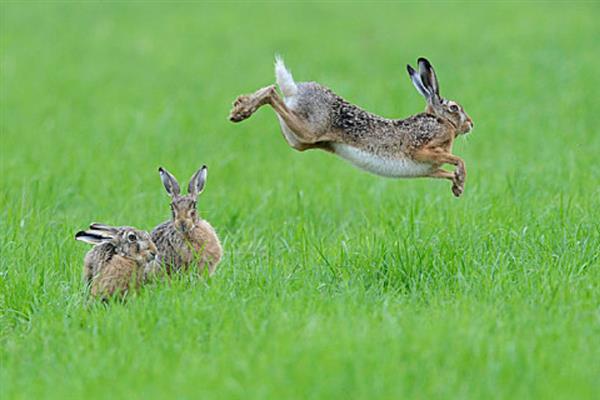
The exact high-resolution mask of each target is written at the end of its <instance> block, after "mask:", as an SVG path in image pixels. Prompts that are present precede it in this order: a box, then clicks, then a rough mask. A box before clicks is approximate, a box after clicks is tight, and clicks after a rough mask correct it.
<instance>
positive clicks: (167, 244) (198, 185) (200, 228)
mask: <svg viewBox="0 0 600 400" xmlns="http://www.w3.org/2000/svg"><path fill="white" fill-rule="evenodd" d="M158 172H159V173H160V179H161V180H162V183H163V185H164V186H165V189H166V190H167V193H168V194H169V196H171V215H172V218H171V220H170V221H167V222H164V223H162V224H160V225H158V226H157V227H156V228H154V230H153V231H152V240H153V241H154V243H156V246H157V247H158V250H159V252H160V258H161V262H162V263H163V264H164V265H165V266H166V269H167V273H169V274H171V273H173V272H174V271H179V270H181V269H183V270H187V268H188V267H189V266H190V265H191V264H192V263H197V266H198V270H199V271H203V269H204V266H205V265H206V266H207V267H208V271H209V273H210V274H212V273H214V272H215V270H216V268H217V264H218V263H219V261H220V260H221V256H222V255H223V249H222V248H221V243H220V242H219V238H218V237H217V234H216V232H215V230H214V229H213V227H212V226H211V225H210V224H209V223H208V222H207V221H205V220H203V219H201V218H200V217H199V216H198V211H197V210H196V200H197V197H198V195H199V194H200V193H201V192H202V189H204V183H205V182H206V175H207V169H206V166H203V167H202V168H200V169H199V170H198V171H197V172H196V173H195V174H194V175H193V176H192V178H191V180H190V183H189V185H188V194H187V195H181V194H180V189H179V183H178V182H177V179H175V177H174V176H173V175H171V174H170V173H169V171H167V170H166V169H164V168H162V167H160V168H159V169H158Z"/></svg>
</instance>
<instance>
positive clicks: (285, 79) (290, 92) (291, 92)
mask: <svg viewBox="0 0 600 400" xmlns="http://www.w3.org/2000/svg"><path fill="white" fill-rule="evenodd" d="M275 78H276V79H277V85H278V86H279V89H280V90H281V93H283V96H284V97H292V96H295V95H296V93H298V86H297V85H296V82H294V78H293V77H292V74H291V72H290V71H288V70H287V68H286V67H285V64H284V63H283V60H282V59H281V57H279V56H275Z"/></svg>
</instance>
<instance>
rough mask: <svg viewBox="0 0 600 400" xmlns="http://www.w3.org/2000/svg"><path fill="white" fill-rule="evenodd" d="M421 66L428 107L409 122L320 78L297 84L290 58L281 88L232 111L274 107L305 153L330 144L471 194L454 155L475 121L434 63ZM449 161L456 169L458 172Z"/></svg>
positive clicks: (374, 167)
mask: <svg viewBox="0 0 600 400" xmlns="http://www.w3.org/2000/svg"><path fill="white" fill-rule="evenodd" d="M417 62H418V68H419V71H418V72H417V71H415V70H414V69H413V68H412V67H411V66H410V65H407V66H406V68H407V70H408V74H409V75H410V79H411V80H412V83H413V85H414V86H415V88H416V89H417V91H418V92H419V93H421V95H423V97H425V99H426V101H427V107H426V109H425V111H424V112H422V113H419V114H416V115H413V116H411V117H408V118H406V119H387V118H383V117H380V116H378V115H375V114H371V113H370V112H367V111H365V110H363V109H362V108H360V107H358V106H356V105H354V104H351V103H349V102H347V101H346V100H344V99H342V98H341V97H339V96H338V95H336V94H335V93H333V92H332V91H331V90H330V89H328V88H326V87H325V86H322V85H320V84H318V83H316V82H300V83H296V82H295V81H294V79H293V78H292V75H291V73H290V72H289V71H288V70H287V69H286V67H285V65H284V64H283V61H282V60H281V59H280V58H277V59H276V61H275V76H276V79H277V85H278V86H279V89H280V90H281V92H282V93H283V99H282V98H281V97H280V96H279V95H278V94H277V91H276V90H275V85H270V86H267V87H265V88H262V89H259V90H257V91H256V92H255V93H253V94H250V95H242V96H239V97H238V98H237V99H236V100H235V102H234V103H233V109H232V111H231V114H230V115H229V119H230V120H231V121H232V122H240V121H243V120H244V119H246V118H248V117H250V116H251V115H252V114H253V113H254V112H255V111H256V110H257V109H258V108H259V107H261V106H263V105H266V104H268V105H270V106H271V107H272V108H273V109H274V110H275V113H276V114H277V118H278V119H279V124H280V125H281V130H282V133H283V136H284V138H285V140H286V141H287V142H288V144H289V145H290V146H292V147H293V148H294V149H296V150H299V151H304V150H308V149H322V150H326V151H329V152H332V153H335V154H337V155H339V156H340V157H342V158H345V159H346V160H348V161H349V162H351V163H352V164H354V165H355V166H357V167H359V168H362V169H365V170H367V171H369V172H372V173H374V174H377V175H382V176H386V177H394V178H409V177H432V178H443V179H449V180H451V181H452V193H454V195H455V196H460V195H461V194H462V193H463V191H464V184H465V178H466V175H467V171H466V169H465V163H464V161H463V160H462V159H461V158H459V157H457V156H455V155H453V154H452V153H451V151H452V143H453V141H454V139H455V138H456V137H457V136H458V135H460V134H466V133H468V132H469V131H470V130H471V129H472V128H473V120H472V119H471V118H470V117H469V116H468V115H467V113H466V112H465V111H464V109H463V108H462V107H461V106H460V105H459V104H458V103H456V102H455V101H452V100H447V99H444V98H442V97H441V96H440V93H439V84H438V81H437V78H436V75H435V72H434V70H433V67H432V66H431V64H430V63H429V61H427V60H426V59H425V58H419V59H418V61H417ZM443 164H452V165H454V166H455V167H456V169H455V172H454V173H451V172H448V171H446V170H444V169H442V168H440V167H441V166H442V165H443Z"/></svg>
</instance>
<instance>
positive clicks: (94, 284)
mask: <svg viewBox="0 0 600 400" xmlns="http://www.w3.org/2000/svg"><path fill="white" fill-rule="evenodd" d="M95 225H96V226H100V225H99V224H92V226H91V227H90V229H89V230H87V231H81V232H79V233H78V234H77V235H76V238H77V239H79V240H83V241H86V242H88V243H92V244H96V245H95V246H94V247H93V248H92V249H91V250H90V251H88V253H87V254H86V256H85V259H84V272H83V276H84V281H85V283H86V284H88V285H89V287H90V293H91V295H92V296H94V297H100V298H103V299H107V298H109V297H112V296H114V295H124V294H126V293H127V292H128V291H130V290H135V289H137V288H139V287H140V286H141V285H142V283H143V282H144V280H145V279H146V278H147V276H148V274H149V273H154V272H155V270H156V269H157V268H158V262H157V260H156V256H157V248H156V246H155V245H154V243H153V242H152V241H151V239H150V235H149V234H148V232H144V231H140V230H137V229H135V228H131V227H118V228H117V227H108V226H106V225H102V227H103V229H96V228H94V226H95ZM108 228H110V230H108ZM132 234H133V235H135V238H136V239H135V241H132V242H128V240H129V239H128V236H129V235H132Z"/></svg>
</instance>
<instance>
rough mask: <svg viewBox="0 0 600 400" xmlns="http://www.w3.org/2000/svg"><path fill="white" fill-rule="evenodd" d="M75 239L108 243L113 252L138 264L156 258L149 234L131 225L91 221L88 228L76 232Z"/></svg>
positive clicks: (156, 251)
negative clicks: (113, 224)
mask: <svg viewBox="0 0 600 400" xmlns="http://www.w3.org/2000/svg"><path fill="white" fill-rule="evenodd" d="M75 239H77V240H81V241H82V242H86V243H90V244H94V245H98V244H103V243H109V244H110V245H111V246H112V247H113V248H114V249H115V253H117V254H119V255H120V256H123V257H125V258H129V259H132V260H134V261H136V262H138V263H140V264H144V263H146V262H149V261H152V260H154V259H156V256H157V254H158V250H157V249H156V246H155V245H154V242H152V238H151V237H150V234H149V233H148V232H146V231H141V230H139V229H135V228H133V227H131V226H119V227H116V226H110V225H104V224H97V223H93V224H91V225H90V228H89V229H88V230H85V231H79V232H77V234H76V235H75Z"/></svg>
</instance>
